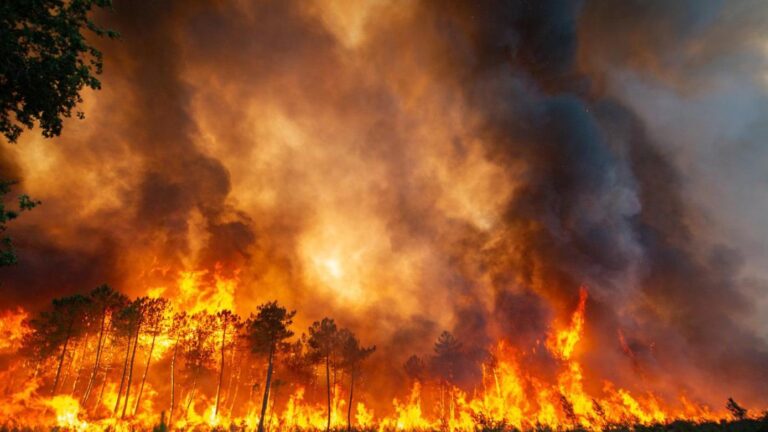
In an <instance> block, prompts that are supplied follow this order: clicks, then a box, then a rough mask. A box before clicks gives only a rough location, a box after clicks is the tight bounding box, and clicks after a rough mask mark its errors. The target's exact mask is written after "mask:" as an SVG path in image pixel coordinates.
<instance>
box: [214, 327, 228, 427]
mask: <svg viewBox="0 0 768 432" xmlns="http://www.w3.org/2000/svg"><path fill="white" fill-rule="evenodd" d="M226 341H227V323H226V322H225V323H224V327H223V328H222V330H221V362H220V363H219V384H218V385H217V386H216V403H215V404H214V406H213V418H216V417H218V415H219V398H220V397H221V383H222V382H223V381H224V345H225V344H226Z"/></svg>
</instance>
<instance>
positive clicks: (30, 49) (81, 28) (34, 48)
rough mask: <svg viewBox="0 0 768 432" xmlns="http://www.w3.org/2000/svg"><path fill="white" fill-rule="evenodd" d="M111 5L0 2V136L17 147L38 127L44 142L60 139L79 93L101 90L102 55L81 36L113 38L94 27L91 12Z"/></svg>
mask: <svg viewBox="0 0 768 432" xmlns="http://www.w3.org/2000/svg"><path fill="white" fill-rule="evenodd" d="M111 3H112V2H111V0H35V1H33V2H30V1H22V0H5V1H2V2H0V133H2V134H3V135H4V136H5V138H6V139H7V140H8V141H9V142H12V143H13V142H16V140H18V138H19V136H20V135H21V133H22V131H23V130H24V128H28V129H30V128H32V127H34V126H35V124H37V125H38V126H39V127H40V130H41V131H42V134H43V136H45V137H53V136H57V135H59V134H60V133H61V129H62V126H63V120H64V118H68V117H71V116H72V113H73V111H74V112H75V115H76V116H77V117H78V118H83V117H84V114H83V113H82V112H81V111H78V110H77V109H76V107H77V105H78V104H79V103H81V102H82V97H81V91H82V90H83V88H91V89H99V88H101V83H100V82H99V80H98V79H97V78H96V77H97V76H98V75H99V74H101V72H102V67H103V63H102V54H101V51H99V50H98V49H96V48H95V47H94V46H93V45H91V44H90V43H89V41H88V39H87V38H86V35H85V34H84V33H86V32H90V33H91V34H95V35H96V36H106V37H109V38H115V37H117V33H116V32H114V31H111V30H106V29H103V28H101V27H99V26H97V25H96V24H95V23H94V22H93V20H91V18H90V15H91V12H92V11H93V10H94V9H97V8H105V7H109V6H111Z"/></svg>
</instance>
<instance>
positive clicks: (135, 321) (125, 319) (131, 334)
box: [112, 299, 143, 415]
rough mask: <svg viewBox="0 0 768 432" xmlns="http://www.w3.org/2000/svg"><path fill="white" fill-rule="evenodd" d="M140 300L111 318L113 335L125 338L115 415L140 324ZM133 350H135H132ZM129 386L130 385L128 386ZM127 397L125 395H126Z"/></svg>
mask: <svg viewBox="0 0 768 432" xmlns="http://www.w3.org/2000/svg"><path fill="white" fill-rule="evenodd" d="M142 308H143V304H142V300H141V299H136V300H134V301H133V302H131V303H130V304H128V305H127V306H125V307H124V308H123V309H121V310H120V311H118V312H117V314H116V315H115V318H114V320H112V328H113V330H114V333H115V336H116V337H117V338H118V339H119V338H120V337H124V338H125V356H124V357H123V373H122V374H121V375H120V386H119V387H118V388H117V398H116V400H115V409H114V414H115V415H117V412H118V410H119V409H120V402H121V400H122V394H123V389H124V388H125V381H126V376H127V374H128V365H129V362H130V359H131V348H133V347H135V343H134V338H135V333H136V332H137V331H138V328H139V327H140V326H141V314H142ZM134 352H135V351H134ZM129 387H130V386H129ZM126 399H127V395H126Z"/></svg>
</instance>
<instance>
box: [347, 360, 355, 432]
mask: <svg viewBox="0 0 768 432" xmlns="http://www.w3.org/2000/svg"><path fill="white" fill-rule="evenodd" d="M354 391H355V371H354V369H353V370H350V371H349V403H348V406H347V431H349V432H352V395H353V394H354Z"/></svg>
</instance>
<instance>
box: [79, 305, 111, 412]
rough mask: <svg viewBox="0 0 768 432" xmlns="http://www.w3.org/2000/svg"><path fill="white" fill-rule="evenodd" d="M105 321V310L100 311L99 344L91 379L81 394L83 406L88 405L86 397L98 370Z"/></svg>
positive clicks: (89, 392) (89, 393)
mask: <svg viewBox="0 0 768 432" xmlns="http://www.w3.org/2000/svg"><path fill="white" fill-rule="evenodd" d="M106 321H107V310H106V308H104V309H102V310H101V327H100V329H99V342H98V343H97V344H96V360H95V361H94V362H93V371H92V372H91V377H90V378H89V379H88V385H87V386H86V387H85V393H83V406H86V404H88V397H89V396H90V395H91V390H92V389H93V383H94V381H96V374H97V373H98V370H99V360H101V350H102V348H103V347H104V324H105V322H106Z"/></svg>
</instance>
